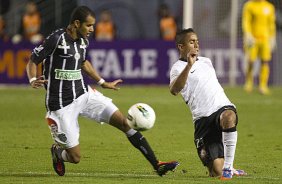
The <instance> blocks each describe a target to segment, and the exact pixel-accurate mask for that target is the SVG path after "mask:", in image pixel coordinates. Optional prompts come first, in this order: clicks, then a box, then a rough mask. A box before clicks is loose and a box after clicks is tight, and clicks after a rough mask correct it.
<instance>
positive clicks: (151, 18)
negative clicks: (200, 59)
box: [0, 0, 282, 42]
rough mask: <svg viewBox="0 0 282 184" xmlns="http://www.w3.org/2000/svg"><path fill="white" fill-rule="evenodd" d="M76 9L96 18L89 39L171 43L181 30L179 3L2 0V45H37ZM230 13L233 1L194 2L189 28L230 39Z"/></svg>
mask: <svg viewBox="0 0 282 184" xmlns="http://www.w3.org/2000/svg"><path fill="white" fill-rule="evenodd" d="M244 2H246V1H245V0H238V3H239V11H238V12H239V15H238V23H239V24H238V34H239V35H241V34H242V33H241V24H240V21H241V19H240V17H241V10H242V6H243V4H244ZM270 2H271V3H273V4H274V6H275V7H276V20H277V29H278V30H279V31H281V29H282V1H281V0H270ZM78 5H86V6H88V7H90V8H91V9H92V10H94V12H95V13H96V16H97V24H96V32H95V34H94V35H93V36H94V38H96V39H97V40H113V39H122V40H132V39H133V40H136V39H145V40H148V39H164V40H173V39H174V35H175V32H176V30H177V29H181V28H182V20H183V18H182V16H183V0H153V1H152V0H142V1H134V0H107V1H101V0H33V1H30V0H21V1H18V0H0V35H1V40H4V41H7V40H8V39H9V38H10V39H11V40H13V41H14V42H18V41H19V40H21V39H28V40H31V41H37V40H40V39H42V36H43V37H44V36H46V35H48V34H50V32H51V31H52V30H54V29H56V28H60V27H65V26H66V25H67V24H68V21H69V16H70V14H71V11H72V10H73V9H74V8H75V7H76V6H78ZM230 9H231V1H226V0H208V1H207V0H197V1H194V2H193V22H194V25H193V27H194V29H195V30H196V31H197V33H198V35H199V37H200V38H202V39H206V38H210V39H221V38H223V37H228V36H229V35H228V34H229V32H230V31H229V28H230ZM15 36H16V37H15ZM34 36H35V37H34ZM32 38H33V39H32Z"/></svg>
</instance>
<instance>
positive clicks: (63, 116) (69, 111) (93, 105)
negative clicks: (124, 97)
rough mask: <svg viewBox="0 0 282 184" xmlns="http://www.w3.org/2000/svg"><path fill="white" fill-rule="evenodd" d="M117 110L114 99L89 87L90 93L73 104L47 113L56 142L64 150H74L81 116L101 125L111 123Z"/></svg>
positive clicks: (77, 141)
mask: <svg viewBox="0 0 282 184" xmlns="http://www.w3.org/2000/svg"><path fill="white" fill-rule="evenodd" d="M117 110H118V108H117V107H116V106H115V105H114V104H113V103H112V99H110V98H108V97H105V96H104V95H103V94H102V93H100V92H99V91H97V90H95V89H92V88H90V87H88V92H87V93H85V94H83V95H81V96H80V97H78V98H77V99H76V100H75V101H73V102H72V103H71V104H69V105H67V106H65V107H64V108H62V109H59V110H57V111H49V112H47V114H46V119H47V121H48V125H49V128H50V130H51V135H52V137H53V139H54V140H55V142H57V143H58V144H60V145H61V146H62V147H63V148H72V147H75V146H77V145H78V144H79V124H78V116H79V115H81V116H83V117H87V118H89V119H92V120H95V121H96V122H99V123H100V122H106V123H109V121H110V118H111V116H112V115H113V113H114V112H116V111H117Z"/></svg>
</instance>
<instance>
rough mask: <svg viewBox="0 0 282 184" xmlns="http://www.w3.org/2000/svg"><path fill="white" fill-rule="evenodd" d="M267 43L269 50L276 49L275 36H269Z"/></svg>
mask: <svg viewBox="0 0 282 184" xmlns="http://www.w3.org/2000/svg"><path fill="white" fill-rule="evenodd" d="M269 44H270V49H271V51H274V50H275V49H276V38H275V36H274V37H271V38H270V40H269Z"/></svg>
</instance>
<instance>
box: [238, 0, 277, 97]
mask: <svg viewBox="0 0 282 184" xmlns="http://www.w3.org/2000/svg"><path fill="white" fill-rule="evenodd" d="M242 27H243V33H244V49H245V54H246V56H247V58H248V67H247V73H246V82H245V86H244V89H245V90H246V91H247V92H251V91H252V90H253V65H254V62H255V61H256V60H257V59H260V61H261V68H260V75H259V91H260V92H261V93H262V94H264V95H267V94H270V91H269V88H268V78H269V65H268V64H269V61H270V60H271V55H272V51H273V49H274V48H275V46H276V25H275V8H274V6H273V5H272V4H271V3H269V2H268V1H266V0H249V1H247V2H246V3H245V4H244V7H243V16H242Z"/></svg>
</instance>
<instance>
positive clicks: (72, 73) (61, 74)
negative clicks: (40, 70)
mask: <svg viewBox="0 0 282 184" xmlns="http://www.w3.org/2000/svg"><path fill="white" fill-rule="evenodd" d="M81 78H82V76H81V70H80V69H79V70H61V69H55V79H59V80H71V81H72V80H80V79H81Z"/></svg>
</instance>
